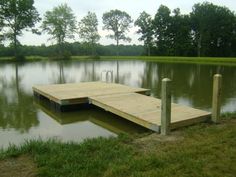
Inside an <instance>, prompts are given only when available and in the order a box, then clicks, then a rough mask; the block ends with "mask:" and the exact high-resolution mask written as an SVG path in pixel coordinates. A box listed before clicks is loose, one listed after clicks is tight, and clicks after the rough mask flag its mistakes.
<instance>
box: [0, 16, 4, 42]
mask: <svg viewBox="0 0 236 177" xmlns="http://www.w3.org/2000/svg"><path fill="white" fill-rule="evenodd" d="M3 26H4V24H3V19H1V18H0V44H1V42H2V41H3V38H4V35H3V32H2V30H3Z"/></svg>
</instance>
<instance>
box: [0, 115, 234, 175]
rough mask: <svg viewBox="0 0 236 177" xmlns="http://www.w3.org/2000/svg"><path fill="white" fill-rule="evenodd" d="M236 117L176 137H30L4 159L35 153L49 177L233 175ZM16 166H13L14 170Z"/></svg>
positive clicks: (1, 154) (3, 153) (41, 171)
mask: <svg viewBox="0 0 236 177" xmlns="http://www.w3.org/2000/svg"><path fill="white" fill-rule="evenodd" d="M235 135H236V120H235V119H224V120H223V121H222V122H221V123H220V124H217V125H214V124H207V123H203V124H198V125H196V126H191V127H188V128H183V129H181V130H178V131H175V132H172V135H171V136H167V137H162V136H160V135H156V134H151V135H142V136H141V135H139V137H137V136H136V137H130V136H128V135H120V136H119V137H118V138H108V139H106V138H97V139H91V140H86V141H84V142H83V143H82V144H75V143H60V142H57V141H55V140H49V141H47V142H43V141H40V140H37V141H36V140H34V141H28V142H26V143H24V144H23V145H22V146H18V147H16V146H11V147H9V148H8V149H7V150H1V152H0V163H1V162H3V161H4V160H6V159H8V158H10V157H13V158H16V157H19V156H22V155H29V156H31V157H32V158H33V159H34V161H35V163H36V164H37V167H38V174H39V176H43V177H49V176H50V177H53V176H55V177H64V176H66V177H75V176H79V177H100V176H103V177H124V176H125V177H152V176H154V177H155V176H158V177H173V176H175V177H185V176H186V177H189V176H194V177H202V176H205V177H211V176H212V177H222V176H224V177H233V176H235V174H236V136H235ZM9 170H10V169H9Z"/></svg>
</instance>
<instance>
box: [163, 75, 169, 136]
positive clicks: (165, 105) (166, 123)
mask: <svg viewBox="0 0 236 177" xmlns="http://www.w3.org/2000/svg"><path fill="white" fill-rule="evenodd" d="M170 122H171V80H170V79H168V78H164V79H163V80H162V87H161V134H162V135H168V134H169V133H170Z"/></svg>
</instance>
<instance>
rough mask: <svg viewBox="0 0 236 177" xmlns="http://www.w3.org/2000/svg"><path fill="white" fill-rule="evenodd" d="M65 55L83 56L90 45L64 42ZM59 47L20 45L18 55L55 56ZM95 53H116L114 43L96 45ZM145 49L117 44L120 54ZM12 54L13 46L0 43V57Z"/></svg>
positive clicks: (136, 53)
mask: <svg viewBox="0 0 236 177" xmlns="http://www.w3.org/2000/svg"><path fill="white" fill-rule="evenodd" d="M65 49H66V50H65V51H66V53H65V55H68V56H83V55H87V56H89V55H91V50H92V49H91V46H90V45H89V44H88V43H79V42H74V43H65ZM58 50H60V48H59V47H58V46H57V45H51V46H45V45H41V46H27V45H23V46H20V55H22V56H43V57H55V56H57V55H58V54H59V52H58ZM96 54H97V55H99V56H114V55H116V54H117V47H116V46H115V45H106V46H105V45H100V44H97V46H96ZM144 54H145V50H144V47H143V46H142V45H119V55H122V56H140V55H144ZM9 56H14V47H12V46H8V47H4V46H3V45H0V57H9Z"/></svg>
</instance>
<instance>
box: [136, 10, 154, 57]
mask: <svg viewBox="0 0 236 177" xmlns="http://www.w3.org/2000/svg"><path fill="white" fill-rule="evenodd" d="M134 25H135V26H138V27H139V30H138V31H137V33H138V34H141V37H140V38H139V40H141V41H144V46H145V47H146V49H147V54H148V56H150V53H151V52H150V48H151V46H152V42H153V34H154V32H153V25H152V17H151V15H149V14H148V13H146V12H145V11H143V12H142V13H141V14H140V16H139V17H138V19H137V20H136V21H135V23H134Z"/></svg>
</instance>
